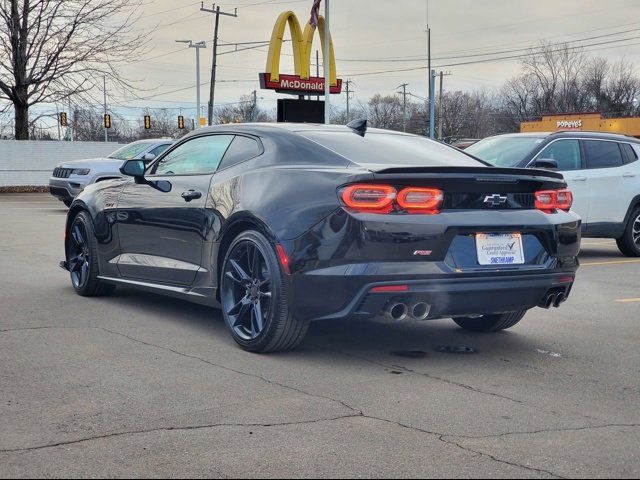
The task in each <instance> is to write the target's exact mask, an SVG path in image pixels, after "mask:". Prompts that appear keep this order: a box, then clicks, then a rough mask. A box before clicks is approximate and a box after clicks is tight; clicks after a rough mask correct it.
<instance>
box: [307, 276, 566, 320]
mask: <svg viewBox="0 0 640 480" xmlns="http://www.w3.org/2000/svg"><path fill="white" fill-rule="evenodd" d="M574 279H575V271H573V272H572V271H568V272H563V273H552V274H548V273H547V274H538V275H509V276H480V277H474V278H445V279H432V280H411V281H405V282H374V283H369V284H365V285H363V286H362V287H361V288H360V289H359V291H358V293H357V294H356V295H355V297H354V298H353V299H352V300H351V301H350V302H349V303H348V304H347V305H346V306H345V307H344V308H343V309H341V310H340V311H337V312H333V313H330V314H327V315H324V316H321V317H316V318H315V319H316V320H328V319H339V318H347V317H354V318H357V317H361V318H369V317H374V316H377V315H381V314H382V313H384V312H385V310H386V309H387V308H388V307H389V306H390V305H393V304H396V303H403V304H406V305H407V306H409V307H410V306H411V305H415V304H416V303H426V304H428V305H429V306H430V313H429V315H428V317H427V318H429V319H436V318H450V317H457V316H468V315H485V314H491V313H504V312H513V311H517V310H528V309H531V308H534V307H536V306H541V307H547V308H548V307H549V306H551V305H548V304H546V303H547V298H548V297H549V295H553V296H554V297H555V296H557V295H560V298H559V299H558V303H560V302H563V301H565V300H566V299H567V298H568V296H569V294H570V292H571V288H572V286H573V282H574ZM391 285H395V286H398V285H402V286H405V285H406V286H407V288H408V289H407V291H402V292H373V291H372V289H374V288H375V287H379V286H391ZM308 313H311V312H308Z"/></svg>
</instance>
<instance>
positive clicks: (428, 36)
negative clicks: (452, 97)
mask: <svg viewBox="0 0 640 480" xmlns="http://www.w3.org/2000/svg"><path fill="white" fill-rule="evenodd" d="M428 8H429V6H428V3H427V17H428V15H429V12H428ZM427 57H428V63H427V69H428V70H429V118H430V119H431V107H432V103H433V97H432V96H431V92H432V87H433V85H432V83H433V82H432V80H433V75H432V72H431V28H430V27H429V25H428V24H427ZM431 131H432V126H431V125H429V136H430V137H431V138H433V134H431Z"/></svg>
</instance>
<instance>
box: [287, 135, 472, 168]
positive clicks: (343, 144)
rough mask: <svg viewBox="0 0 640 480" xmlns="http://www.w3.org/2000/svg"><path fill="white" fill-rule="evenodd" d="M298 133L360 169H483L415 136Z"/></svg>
mask: <svg viewBox="0 0 640 480" xmlns="http://www.w3.org/2000/svg"><path fill="white" fill-rule="evenodd" d="M298 133H300V134H301V135H303V136H305V137H307V138H308V139H310V140H313V141H314V142H316V143H319V144H320V145H322V146H324V147H326V148H328V149H330V150H333V151H334V152H336V153H338V154H339V155H342V156H343V157H345V158H348V159H349V160H351V161H352V162H355V163H358V164H360V165H363V164H365V165H366V164H381V165H393V164H398V165H419V166H443V165H446V166H449V165H458V166H465V167H479V166H483V164H482V163H481V162H479V161H478V160H476V159H474V158H473V157H470V156H469V155H466V154H464V153H462V152H460V151H458V150H456V149H454V148H451V147H449V146H447V145H444V144H442V143H439V142H434V141H432V140H427V139H426V138H423V137H417V136H414V135H396V134H392V133H377V132H370V133H367V134H366V135H365V136H364V137H361V136H359V135H356V134H355V133H352V132H335V131H317V130H306V131H300V132H298Z"/></svg>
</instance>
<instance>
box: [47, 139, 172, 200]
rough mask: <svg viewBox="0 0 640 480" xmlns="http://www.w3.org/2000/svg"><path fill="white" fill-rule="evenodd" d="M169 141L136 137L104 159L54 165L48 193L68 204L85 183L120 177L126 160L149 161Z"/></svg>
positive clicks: (168, 145)
mask: <svg viewBox="0 0 640 480" xmlns="http://www.w3.org/2000/svg"><path fill="white" fill-rule="evenodd" d="M173 143H174V141H173V140H170V139H169V140H167V139H165V140H140V141H138V142H133V143H130V144H128V145H125V146H124V147H122V148H120V149H118V150H116V151H115V152H113V153H112V154H111V155H109V156H108V157H107V158H92V159H89V160H75V161H70V162H63V163H61V164H60V165H58V166H57V167H56V168H55V169H54V170H53V173H52V174H51V178H50V179H49V192H50V193H51V195H53V196H54V197H56V198H57V199H58V200H60V201H62V202H63V203H64V204H65V205H66V206H67V207H69V206H71V202H73V199H74V198H75V197H77V196H78V195H79V194H80V192H82V190H84V189H85V188H86V186H87V185H91V184H92V183H97V182H102V181H104V180H113V179H117V178H123V175H122V174H121V173H120V167H121V166H122V165H123V164H124V162H125V161H127V160H144V161H151V160H153V159H155V158H156V157H157V156H158V155H160V154H161V153H162V152H164V151H165V150H166V149H167V148H169V147H170V146H171V145H173Z"/></svg>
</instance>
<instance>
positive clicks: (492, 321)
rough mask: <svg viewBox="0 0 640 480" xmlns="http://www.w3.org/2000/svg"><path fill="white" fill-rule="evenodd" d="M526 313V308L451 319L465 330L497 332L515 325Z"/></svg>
mask: <svg viewBox="0 0 640 480" xmlns="http://www.w3.org/2000/svg"><path fill="white" fill-rule="evenodd" d="M526 313H527V311H526V310H520V311H518V312H510V313H498V314H495V315H484V316H483V317H479V318H472V317H458V318H454V319H453V321H454V322H456V323H457V324H458V325H459V326H460V327H462V328H464V329H465V330H471V331H473V332H499V331H500V330H506V329H507V328H511V327H513V326H514V325H516V324H517V323H518V322H520V320H522V318H523V317H524V316H525V314H526Z"/></svg>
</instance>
